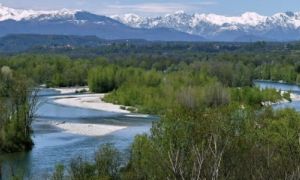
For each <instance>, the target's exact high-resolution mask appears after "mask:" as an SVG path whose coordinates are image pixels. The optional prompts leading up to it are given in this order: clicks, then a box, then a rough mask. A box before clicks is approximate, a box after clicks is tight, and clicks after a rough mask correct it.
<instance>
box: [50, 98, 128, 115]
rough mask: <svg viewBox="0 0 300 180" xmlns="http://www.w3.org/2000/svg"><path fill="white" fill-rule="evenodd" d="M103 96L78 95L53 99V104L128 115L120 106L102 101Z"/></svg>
mask: <svg viewBox="0 0 300 180" xmlns="http://www.w3.org/2000/svg"><path fill="white" fill-rule="evenodd" d="M104 96H105V94H78V95H66V96H59V97H53V102H54V103H56V104H59V105H64V106H71V107H78V108H86V109H92V110H100V111H106V112H114V113H124V114H127V113H130V111H128V110H125V109H124V108H122V107H123V106H121V105H115V104H112V103H107V102H104V101H103V98H104Z"/></svg>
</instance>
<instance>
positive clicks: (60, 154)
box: [0, 90, 158, 179]
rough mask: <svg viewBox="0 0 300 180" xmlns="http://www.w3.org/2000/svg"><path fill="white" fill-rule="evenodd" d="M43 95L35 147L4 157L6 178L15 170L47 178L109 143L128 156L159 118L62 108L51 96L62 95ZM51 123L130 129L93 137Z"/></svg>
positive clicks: (37, 121)
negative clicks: (56, 170) (137, 139)
mask: <svg viewBox="0 0 300 180" xmlns="http://www.w3.org/2000/svg"><path fill="white" fill-rule="evenodd" d="M40 95H41V98H40V99H41V100H40V101H41V102H42V103H41V105H40V106H39V108H38V110H37V112H36V117H35V120H34V123H33V130H34V134H33V140H34V143H35V146H34V147H33V149H32V151H30V152H26V153H14V154H5V155H2V156H0V158H1V159H2V161H3V162H4V167H3V170H2V172H3V174H4V175H8V174H10V173H11V169H14V171H15V173H22V174H25V175H26V177H28V179H46V178H47V177H49V174H51V172H52V171H53V169H54V167H55V165H56V164H64V165H68V163H69V162H70V161H71V159H72V158H75V157H77V156H79V155H81V156H83V158H84V159H86V160H92V157H93V155H94V153H95V151H96V150H97V149H98V148H99V147H100V146H101V145H102V144H105V143H112V144H114V145H115V146H116V147H117V148H118V149H119V150H120V151H121V152H123V153H124V156H125V157H126V154H127V155H128V153H129V148H130V145H131V144H132V142H133V140H134V137H135V136H136V135H138V134H143V133H149V132H150V128H151V126H152V122H153V121H155V120H157V119H158V118H157V117H155V116H148V117H133V116H130V117H128V116H126V115H124V114H121V113H111V112H105V111H98V110H91V109H84V108H76V107H69V106H62V105H58V104H55V103H53V101H52V100H51V98H53V97H51V96H57V95H58V94H57V92H55V91H49V90H43V91H41V93H40ZM58 97H59V95H58ZM51 122H52V123H53V122H72V123H87V124H104V125H122V126H127V127H128V128H126V129H123V130H119V131H116V132H113V133H111V134H107V135H105V136H98V137H97V136H95V137H91V136H84V135H76V134H70V133H66V132H65V131H63V130H61V129H58V128H56V127H54V126H52V125H51ZM5 178H6V177H4V179H5Z"/></svg>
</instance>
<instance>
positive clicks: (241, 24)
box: [0, 5, 300, 42]
mask: <svg viewBox="0 0 300 180" xmlns="http://www.w3.org/2000/svg"><path fill="white" fill-rule="evenodd" d="M8 34H58V35H82V36H90V35H95V36H97V37H99V38H102V39H111V40H114V39H145V40H150V41H239V42H249V41H250V42H251V41H294V40H299V39H300V12H297V13H294V12H285V13H277V14H274V15H272V16H263V15H259V14H257V13H255V12H246V13H244V14H242V15H241V16H235V17H228V16H221V15H216V14H201V13H195V14H188V13H185V12H183V11H178V12H175V13H173V14H167V15H164V16H158V17H143V16H139V15H136V14H125V15H114V16H110V17H108V16H103V15H97V14H93V13H90V12H87V11H82V10H68V9H62V10H57V11H35V10H19V9H13V8H8V7H5V6H2V5H0V36H5V35H8Z"/></svg>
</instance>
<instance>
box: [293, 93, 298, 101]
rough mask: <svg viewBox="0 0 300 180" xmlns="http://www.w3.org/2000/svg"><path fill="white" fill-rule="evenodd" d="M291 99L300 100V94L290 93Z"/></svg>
mask: <svg viewBox="0 0 300 180" xmlns="http://www.w3.org/2000/svg"><path fill="white" fill-rule="evenodd" d="M291 99H292V101H300V95H299V94H295V93H291Z"/></svg>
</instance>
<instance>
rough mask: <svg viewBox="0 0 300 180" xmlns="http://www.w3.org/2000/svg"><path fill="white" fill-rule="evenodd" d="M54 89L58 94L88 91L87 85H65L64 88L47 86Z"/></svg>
mask: <svg viewBox="0 0 300 180" xmlns="http://www.w3.org/2000/svg"><path fill="white" fill-rule="evenodd" d="M49 89H52V90H54V91H57V92H59V93H60V94H75V93H80V92H89V87H88V86H79V87H66V88H49Z"/></svg>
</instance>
